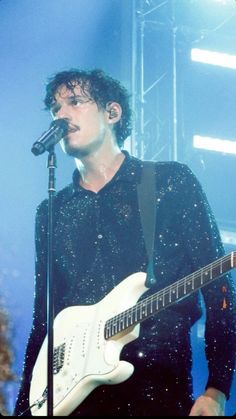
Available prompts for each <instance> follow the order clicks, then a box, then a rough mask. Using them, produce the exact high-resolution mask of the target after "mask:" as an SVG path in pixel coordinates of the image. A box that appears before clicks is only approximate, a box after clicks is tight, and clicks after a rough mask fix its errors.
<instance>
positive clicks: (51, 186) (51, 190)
mask: <svg viewBox="0 0 236 419" xmlns="http://www.w3.org/2000/svg"><path fill="white" fill-rule="evenodd" d="M48 153H49V154H48V165H47V168H48V169H49V176H48V252H47V336H48V365H47V416H53V355H54V352H53V321H54V301H53V289H54V287H53V234H54V219H53V214H54V212H53V209H54V198H55V192H56V189H55V168H56V167H57V164H56V155H55V152H54V146H52V147H50V148H49V150H48Z"/></svg>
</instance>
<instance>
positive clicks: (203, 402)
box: [189, 387, 226, 416]
mask: <svg viewBox="0 0 236 419" xmlns="http://www.w3.org/2000/svg"><path fill="white" fill-rule="evenodd" d="M225 401H226V398H225V395H224V393H222V392H221V391H219V390H216V389H215V388H212V387H211V388H208V389H207V390H206V392H205V393H204V394H203V395H202V396H200V397H198V399H197V400H196V401H195V403H194V405H193V407H192V409H191V411H190V414H189V416H224V412H225Z"/></svg>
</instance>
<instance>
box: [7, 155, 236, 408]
mask: <svg viewBox="0 0 236 419" xmlns="http://www.w3.org/2000/svg"><path fill="white" fill-rule="evenodd" d="M124 154H125V160H124V162H123V164H122V166H121V167H120V169H119V171H118V172H117V173H116V175H115V176H114V177H113V179H112V180H111V181H110V182H109V183H107V184H106V185H105V187H103V188H102V189H101V190H100V191H99V192H98V193H94V192H91V191H88V190H85V189H83V188H81V187H80V186H79V172H78V171H77V170H76V171H75V172H74V175H73V182H72V183H71V185H68V186H67V187H66V188H64V189H63V190H61V191H59V192H58V194H57V196H56V199H55V208H54V214H55V229H54V241H53V242H54V249H53V250H54V290H55V293H54V304H55V314H57V313H59V312H60V311H61V310H63V309H64V308H66V307H68V306H72V305H88V304H94V303H96V302H98V301H99V300H100V299H102V298H103V297H104V296H105V295H107V294H108V293H109V292H110V291H111V290H112V289H113V288H114V287H115V286H116V285H117V284H119V282H120V281H122V280H123V279H125V278H126V277H128V276H129V275H130V274H132V273H134V272H139V271H143V272H145V271H146V269H147V263H148V258H147V253H146V250H145V243H144V239H143V233H142V226H141V221H140V212H139V208H138V199H137V184H138V183H139V182H140V179H141V173H142V167H143V164H144V163H143V162H142V161H141V160H139V159H136V158H134V157H132V156H130V155H129V154H128V153H127V152H126V151H124ZM155 233H156V234H155V251H154V271H155V275H156V284H155V286H154V287H153V288H152V289H150V290H149V291H148V292H147V293H145V296H146V295H148V293H150V294H151V293H153V292H155V291H157V290H160V289H162V288H164V287H165V286H166V285H168V284H171V283H173V282H174V281H176V280H178V279H180V278H182V277H184V276H186V275H188V274H189V273H192V272H194V271H195V270H197V269H198V268H200V267H203V266H205V265H207V264H208V263H210V262H212V261H214V260H215V259H218V258H219V257H221V256H222V255H224V249H223V246H222V243H221V240H220V236H219V231H218V228H217V226H216V222H215V219H214V216H213V214H212V211H211V209H210V207H209V204H208V201H207V198H206V196H205V194H204V192H203V191H202V188H201V185H200V184H199V182H198V180H197V179H196V177H195V176H194V174H193V173H192V172H191V170H190V169H189V168H188V167H187V166H186V165H184V164H181V163H177V162H163V163H156V232H155ZM46 259H47V200H45V201H44V202H42V203H41V204H40V205H39V207H38V209H37V214H36V275H35V282H36V287H35V290H36V292H35V305H34V317H33V327H32V331H31V334H30V337H29V341H28V345H27V349H26V355H25V363H24V370H23V375H22V385H21V389H20V392H19V395H18V400H17V403H16V409H15V413H16V415H19V413H21V412H23V411H24V412H25V415H26V416H27V415H28V414H29V413H27V409H28V393H29V385H30V377H31V373H32V367H33V365H34V363H35V360H36V358H37V354H38V350H39V348H40V347H41V344H42V341H43V339H44V337H45V333H46ZM226 291H227V292H226ZM201 292H202V296H203V301H204V303H205V309H206V314H207V321H206V337H205V341H206V355H207V359H208V365H209V379H208V383H207V385H208V386H211V387H215V388H217V389H219V390H221V391H223V392H224V393H225V394H226V396H227V397H229V394H230V386H231V382H232V377H233V370H234V366H235V337H236V332H235V323H236V322H235V317H236V314H235V290H234V288H233V283H232V279H231V277H230V275H225V276H223V277H221V278H220V279H217V280H216V281H214V283H211V284H210V285H208V286H206V287H204V288H202V290H201ZM224 298H225V299H226V300H227V308H223V305H222V304H223V299H224ZM201 315H202V308H201V299H200V294H199V291H198V292H195V293H193V294H192V295H191V296H190V297H188V298H185V299H183V300H181V301H180V302H178V303H176V304H174V305H172V306H171V307H169V308H166V309H165V310H164V311H162V312H160V313H159V314H158V315H157V316H152V317H151V318H149V319H148V320H146V321H145V322H143V323H142V324H141V329H140V336H139V338H138V339H136V340H135V341H133V342H131V343H129V344H128V345H126V346H125V347H124V348H123V350H122V353H121V358H122V359H123V360H127V361H131V362H132V363H133V365H134V366H135V371H134V373H133V375H132V376H131V378H130V379H128V380H127V381H125V382H124V383H121V384H117V385H113V386H105V385H102V386H99V387H98V388H97V389H95V390H94V391H93V392H92V393H91V394H90V395H89V396H88V397H87V398H86V400H85V401H84V402H83V403H82V404H81V405H80V406H79V407H78V409H77V410H76V411H75V412H74V413H72V415H81V416H138V415H141V416H158V415H160V416H161V415H164V416H168V415H173V416H187V415H188V413H189V410H190V408H191V405H192V402H193V398H192V377H191V367H192V352H191V346H190V329H191V326H192V325H193V324H194V323H195V321H196V320H197V319H199V318H200V316H201ZM222 349H223V350H222Z"/></svg>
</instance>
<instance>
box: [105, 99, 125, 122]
mask: <svg viewBox="0 0 236 419" xmlns="http://www.w3.org/2000/svg"><path fill="white" fill-rule="evenodd" d="M106 111H107V113H108V119H109V121H111V122H112V123H113V124H114V123H116V122H118V121H119V120H120V118H121V115H122V108H121V106H120V104H119V103H117V102H109V103H108V104H107V106H106Z"/></svg>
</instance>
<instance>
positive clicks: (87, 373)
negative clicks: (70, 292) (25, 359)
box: [29, 252, 236, 416]
mask: <svg viewBox="0 0 236 419" xmlns="http://www.w3.org/2000/svg"><path fill="white" fill-rule="evenodd" d="M235 267H236V252H231V253H230V254H228V255H225V256H223V257H221V258H220V259H218V260H215V261H213V262H212V263H210V264H209V265H207V266H205V267H203V268H200V269H198V270H197V271H196V272H193V273H192V274H189V275H187V276H186V277H185V278H181V279H179V280H178V281H176V282H174V283H173V284H170V285H168V286H167V287H165V288H163V289H162V290H160V291H158V292H156V293H154V294H152V295H151V296H148V297H146V298H142V299H141V300H140V301H138V300H139V298H140V297H141V296H142V294H143V293H144V292H145V291H147V287H146V286H145V282H146V273H144V272H138V273H135V274H133V275H130V276H129V277H128V278H126V279H124V281H122V282H121V283H120V284H119V285H118V286H117V287H115V288H114V289H113V290H112V291H111V292H110V293H109V294H108V295H107V296H106V297H105V298H103V299H102V300H101V301H100V302H99V303H97V304H94V305H90V306H73V307H68V308H66V309H65V310H62V311H61V312H60V313H59V314H58V315H57V316H56V318H55V320H54V351H53V361H54V363H53V370H54V371H53V415H54V416H68V415H69V414H70V413H71V412H73V411H74V410H75V409H76V408H77V407H78V406H79V405H80V404H81V402H82V401H83V400H84V399H85V398H86V397H87V396H88V395H89V394H90V393H91V391H92V390H94V389H95V388H96V387H98V386H99V385H102V384H118V383H121V382H123V381H125V380H127V379H128V378H129V377H130V376H131V374H132V373H133V370H134V367H133V365H132V364H130V363H128V362H126V361H120V353H121V350H122V349H123V347H124V345H126V344H127V343H129V342H131V341H132V340H134V339H136V338H137V337H138V336H139V328H140V323H141V322H142V321H144V320H145V319H147V318H148V317H150V316H153V315H154V314H157V313H159V312H160V311H161V310H164V309H165V308H166V307H169V306H170V305H172V304H175V303H176V302H177V301H180V300H181V299H182V298H185V297H186V296H188V295H190V294H191V293H193V292H195V291H196V290H197V289H201V288H202V287H203V286H205V285H207V284H209V283H211V282H212V281H213V280H215V279H217V278H219V277H221V276H222V275H224V274H225V273H227V272H229V271H230V270H231V269H233V268H235ZM137 301H138V302H137ZM47 349H48V345H47V337H46V338H45V340H44V342H43V345H42V347H41V349H40V351H39V355H38V358H37V360H36V363H35V366H34V369H33V375H32V380H31V386H30V395H29V401H30V409H31V414H32V416H47V353H48V351H47Z"/></svg>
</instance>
